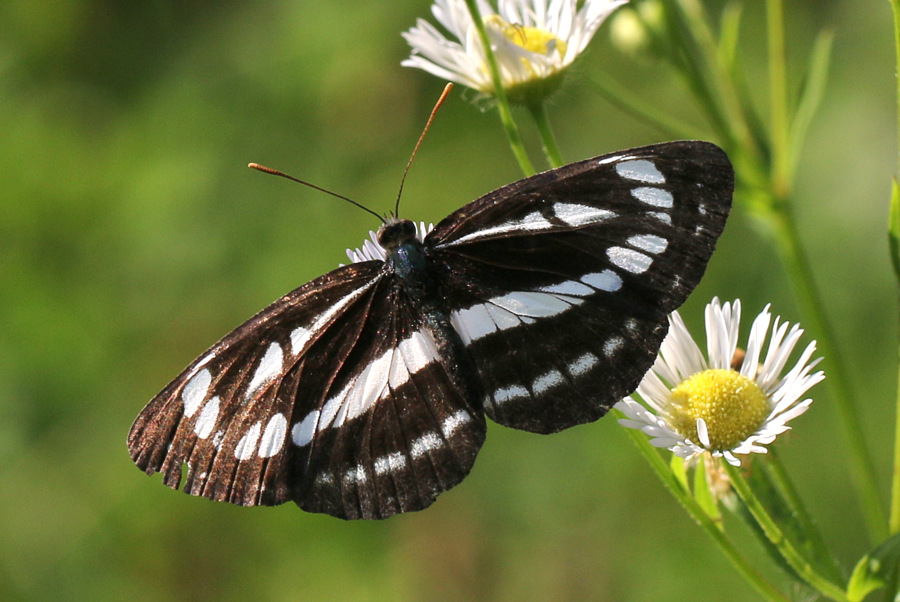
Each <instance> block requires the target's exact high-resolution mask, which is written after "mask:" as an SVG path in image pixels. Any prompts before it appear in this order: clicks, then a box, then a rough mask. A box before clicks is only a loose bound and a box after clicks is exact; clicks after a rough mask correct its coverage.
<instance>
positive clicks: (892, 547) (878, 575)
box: [847, 533, 900, 602]
mask: <svg viewBox="0 0 900 602" xmlns="http://www.w3.org/2000/svg"><path fill="white" fill-rule="evenodd" d="M898 565H900V533H895V534H894V535H892V536H891V537H889V538H888V539H886V540H885V541H883V542H881V543H880V544H878V546H877V547H876V548H875V549H874V550H872V551H871V552H869V553H868V554H866V555H865V556H863V557H862V558H861V559H860V560H859V562H858V563H857V564H856V568H854V569H853V574H852V575H851V576H850V582H849V583H848V584H847V597H848V598H849V599H850V600H851V601H852V602H856V601H858V600H862V599H863V598H865V597H866V596H867V595H868V594H870V593H871V592H873V591H875V590H876V589H881V588H882V587H884V586H885V585H887V584H888V583H890V582H891V580H892V579H894V578H895V577H896V575H897V570H898Z"/></svg>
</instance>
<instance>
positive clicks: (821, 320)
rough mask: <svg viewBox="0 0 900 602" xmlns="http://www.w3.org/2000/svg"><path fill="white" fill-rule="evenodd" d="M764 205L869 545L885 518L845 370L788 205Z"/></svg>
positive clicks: (776, 202) (878, 537)
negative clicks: (819, 353) (833, 411)
mask: <svg viewBox="0 0 900 602" xmlns="http://www.w3.org/2000/svg"><path fill="white" fill-rule="evenodd" d="M770 207H771V208H772V210H771V211H769V212H768V213H767V214H766V217H767V218H768V219H767V223H768V224H769V225H770V226H771V227H772V228H773V230H774V232H773V237H774V239H775V242H776V243H777V245H778V250H779V254H780V256H781V260H782V263H783V264H784V266H785V270H786V271H787V273H788V281H789V282H790V283H791V284H792V286H793V289H794V293H795V295H796V296H797V299H798V302H799V304H800V307H801V310H802V311H803V315H804V316H805V318H807V319H809V321H810V325H809V329H810V330H811V331H812V332H815V333H816V338H817V339H818V341H819V343H820V348H821V349H822V350H823V354H824V356H825V361H826V362H827V363H829V364H830V365H831V368H830V369H828V370H826V374H827V375H828V378H826V379H825V382H826V384H827V385H828V386H829V387H830V388H831V390H832V393H833V397H834V402H835V404H836V405H837V408H838V412H839V414H840V418H841V424H842V425H843V426H844V432H845V435H846V437H847V444H848V446H849V448H850V459H851V470H850V474H851V477H852V478H853V481H854V485H855V486H856V490H857V493H858V494H859V496H860V504H861V505H862V510H863V514H864V518H865V520H866V526H867V528H868V531H869V537H870V539H871V540H872V541H873V542H875V541H880V540H881V539H882V537H883V535H884V525H885V517H884V513H883V509H882V507H881V502H880V500H879V497H878V480H877V478H876V476H875V466H874V464H873V462H872V458H871V456H870V455H869V451H868V449H867V447H866V441H865V438H864V436H863V432H862V427H861V426H860V424H859V416H858V414H857V412H856V411H855V409H854V407H853V405H852V404H851V401H850V400H851V395H850V388H849V386H848V384H847V381H846V379H845V378H846V377H845V375H846V374H847V371H846V368H845V364H844V360H843V357H842V355H841V352H840V347H839V346H838V344H837V341H836V340H835V337H834V334H833V332H832V329H831V324H830V323H829V322H828V320H827V318H826V317H825V312H824V309H823V304H822V298H821V295H820V294H819V291H818V288H817V287H816V284H815V281H814V280H813V275H812V269H811V267H810V264H809V260H808V259H807V257H806V254H805V253H804V252H803V248H802V246H801V245H800V240H799V235H798V233H797V226H796V224H795V223H794V219H793V214H792V213H791V211H790V206H789V203H787V201H786V200H785V199H782V200H774V201H772V203H771V205H770Z"/></svg>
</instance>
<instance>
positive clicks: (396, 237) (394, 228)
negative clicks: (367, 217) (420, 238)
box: [377, 217, 417, 253]
mask: <svg viewBox="0 0 900 602" xmlns="http://www.w3.org/2000/svg"><path fill="white" fill-rule="evenodd" d="M416 234H417V232H416V225H415V224H414V223H413V222H411V221H409V220H408V219H399V218H396V217H392V218H389V219H388V221H386V222H385V223H384V225H382V226H381V228H379V229H378V234H377V239H378V244H379V245H381V248H382V249H384V250H385V251H387V252H388V253H390V252H391V251H393V250H394V249H396V248H397V247H399V246H400V245H402V244H403V243H406V242H409V241H410V240H413V239H415V238H416Z"/></svg>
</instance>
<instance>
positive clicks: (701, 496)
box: [694, 462, 723, 529]
mask: <svg viewBox="0 0 900 602" xmlns="http://www.w3.org/2000/svg"><path fill="white" fill-rule="evenodd" d="M694 499H695V500H697V503H698V504H699V505H700V507H701V508H703V511H704V512H705V513H706V515H707V516H708V517H710V518H711V519H713V520H714V521H715V522H716V524H718V525H719V529H722V528H723V526H722V511H721V510H720V509H719V504H718V502H717V501H716V496H715V495H713V493H712V491H711V490H710V488H709V479H707V478H706V463H705V462H697V468H696V470H694Z"/></svg>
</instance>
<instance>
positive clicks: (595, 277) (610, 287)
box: [581, 270, 622, 293]
mask: <svg viewBox="0 0 900 602" xmlns="http://www.w3.org/2000/svg"><path fill="white" fill-rule="evenodd" d="M581 281H582V282H584V283H585V284H587V285H588V286H592V287H594V288H595V289H597V290H601V291H606V292H608V293H614V292H616V291H617V290H619V289H620V288H622V277H621V276H619V275H618V274H616V273H615V272H613V271H612V270H603V271H602V272H598V273H596V274H585V275H584V276H582V277H581Z"/></svg>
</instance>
